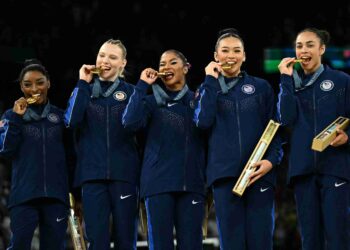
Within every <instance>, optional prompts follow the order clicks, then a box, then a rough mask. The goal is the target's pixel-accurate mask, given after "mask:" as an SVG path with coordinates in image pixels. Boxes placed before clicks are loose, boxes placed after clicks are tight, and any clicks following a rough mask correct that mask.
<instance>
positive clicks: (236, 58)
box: [214, 36, 245, 77]
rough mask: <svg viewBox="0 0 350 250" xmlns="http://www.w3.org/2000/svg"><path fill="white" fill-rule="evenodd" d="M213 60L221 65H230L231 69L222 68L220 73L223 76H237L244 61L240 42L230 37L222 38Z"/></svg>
mask: <svg viewBox="0 0 350 250" xmlns="http://www.w3.org/2000/svg"><path fill="white" fill-rule="evenodd" d="M214 59H215V61H216V62H219V63H221V64H222V65H226V64H228V65H231V68H224V70H223V72H222V74H223V75H224V76H227V77H234V76H238V74H239V73H240V72H241V66H242V63H243V62H244V61H245V52H244V47H243V44H242V41H241V40H240V39H238V38H236V37H232V36H228V37H225V38H222V39H221V40H220V41H219V42H218V44H217V48H216V51H215V52H214Z"/></svg>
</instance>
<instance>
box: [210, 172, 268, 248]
mask: <svg viewBox="0 0 350 250" xmlns="http://www.w3.org/2000/svg"><path fill="white" fill-rule="evenodd" d="M236 181H237V178H225V179H221V180H218V181H216V182H215V183H214V185H213V187H212V190H213V196H214V204H215V213H216V222H217V226H218V231H219V239H220V249H223V250H272V246H273V244H272V243H273V231H274V223H275V220H274V218H275V217H274V188H273V186H272V184H270V183H268V182H265V181H262V180H258V181H256V182H255V183H254V184H253V185H252V186H251V187H248V188H247V189H246V190H245V192H244V193H243V196H242V197H239V196H237V195H235V194H233V193H232V188H233V186H234V185H235V183H236Z"/></svg>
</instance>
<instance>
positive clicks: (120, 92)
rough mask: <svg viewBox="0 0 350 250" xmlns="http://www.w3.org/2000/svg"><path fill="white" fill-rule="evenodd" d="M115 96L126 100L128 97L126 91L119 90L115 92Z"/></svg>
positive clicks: (117, 98)
mask: <svg viewBox="0 0 350 250" xmlns="http://www.w3.org/2000/svg"><path fill="white" fill-rule="evenodd" d="M113 97H114V99H115V100H117V101H124V100H125V99H126V93H125V92H123V91H117V92H115V93H114V94H113Z"/></svg>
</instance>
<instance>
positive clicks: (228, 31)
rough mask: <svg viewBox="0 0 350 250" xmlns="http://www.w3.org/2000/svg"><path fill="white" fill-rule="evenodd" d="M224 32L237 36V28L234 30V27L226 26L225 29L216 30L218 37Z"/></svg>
mask: <svg viewBox="0 0 350 250" xmlns="http://www.w3.org/2000/svg"><path fill="white" fill-rule="evenodd" d="M224 34H233V35H238V36H239V32H238V30H236V29H235V28H226V29H222V30H220V31H219V32H218V37H221V36H222V35H224Z"/></svg>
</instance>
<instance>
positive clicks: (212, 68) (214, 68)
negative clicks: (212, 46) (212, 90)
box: [205, 61, 222, 78]
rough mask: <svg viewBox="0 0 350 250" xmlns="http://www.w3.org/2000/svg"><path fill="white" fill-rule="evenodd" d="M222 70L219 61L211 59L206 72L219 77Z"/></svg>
mask: <svg viewBox="0 0 350 250" xmlns="http://www.w3.org/2000/svg"><path fill="white" fill-rule="evenodd" d="M221 71H222V69H221V65H220V64H219V63H217V62H214V61H211V62H210V63H209V64H208V65H207V67H205V74H206V75H211V76H213V77H215V78H218V77H219V73H220V72H221Z"/></svg>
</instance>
